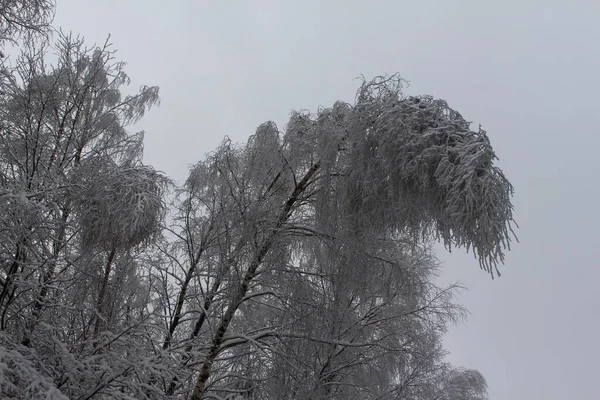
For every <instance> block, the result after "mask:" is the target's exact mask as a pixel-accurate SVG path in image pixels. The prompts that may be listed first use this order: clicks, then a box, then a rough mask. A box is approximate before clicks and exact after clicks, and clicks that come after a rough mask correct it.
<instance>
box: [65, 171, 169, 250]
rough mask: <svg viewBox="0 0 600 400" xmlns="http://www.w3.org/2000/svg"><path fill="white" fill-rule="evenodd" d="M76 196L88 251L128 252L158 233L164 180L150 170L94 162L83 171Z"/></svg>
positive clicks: (83, 239) (82, 236) (83, 236)
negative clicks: (95, 247) (112, 250)
mask: <svg viewBox="0 0 600 400" xmlns="http://www.w3.org/2000/svg"><path fill="white" fill-rule="evenodd" d="M79 179H80V181H81V186H80V188H81V189H80V191H76V192H75V194H74V197H75V203H76V209H77V212H78V215H79V224H80V227H81V238H82V243H83V244H84V246H85V247H92V246H100V247H103V248H109V249H112V248H115V249H128V248H131V247H133V246H135V245H137V244H140V243H141V242H143V241H144V240H146V239H149V238H151V237H152V235H153V234H155V233H156V232H157V229H158V225H159V222H160V220H161V218H162V214H163V202H162V191H163V186H162V185H164V184H165V183H166V180H165V178H164V177H162V176H161V175H160V174H159V173H157V172H156V171H154V170H152V169H151V168H149V167H146V166H139V167H119V166H117V165H115V164H113V163H111V162H108V163H100V162H90V163H88V164H86V165H83V166H82V167H81V170H80V171H79Z"/></svg>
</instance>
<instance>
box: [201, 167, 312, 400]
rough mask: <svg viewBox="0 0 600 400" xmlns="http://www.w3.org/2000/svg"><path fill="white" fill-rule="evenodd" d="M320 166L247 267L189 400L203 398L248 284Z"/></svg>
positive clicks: (296, 191) (300, 187) (292, 198)
mask: <svg viewBox="0 0 600 400" xmlns="http://www.w3.org/2000/svg"><path fill="white" fill-rule="evenodd" d="M320 165H321V162H320V161H318V162H317V163H315V164H314V165H313V166H312V167H311V168H310V169H309V170H308V172H307V173H306V175H305V176H304V177H303V178H302V180H301V181H300V182H298V184H297V185H296V188H295V189H294V192H293V193H292V195H291V196H290V197H289V199H288V200H287V201H286V203H285V205H284V207H283V210H282V212H281V214H280V216H279V219H278V220H277V223H276V224H275V227H274V228H273V230H272V231H271V233H270V234H269V236H268V237H267V238H266V239H265V241H264V242H263V244H262V246H261V247H260V249H259V251H258V253H257V254H256V256H255V257H254V259H253V260H252V262H251V263H250V265H249V266H248V269H247V270H246V273H245V274H244V279H243V280H242V282H241V284H240V286H239V287H238V291H237V293H236V295H235V296H234V298H233V299H232V300H231V301H230V303H229V306H228V307H227V310H226V311H225V315H224V316H223V318H222V319H221V323H220V324H219V327H218V329H217V332H216V333H215V336H214V338H213V344H212V346H211V348H210V350H209V352H208V354H207V356H206V358H205V359H204V363H203V364H202V369H201V370H200V375H199V376H198V379H197V380H196V384H195V385H194V390H193V392H192V396H191V397H190V399H191V400H201V399H202V397H203V396H204V392H205V390H206V382H207V381H208V378H210V373H211V370H212V366H213V363H214V362H215V359H216V358H217V356H218V355H219V352H220V351H221V344H222V343H223V337H224V336H225V333H226V332H227V329H228V328H229V324H230V323H231V321H232V319H233V316H234V314H235V312H236V311H237V309H238V308H239V306H240V304H241V303H242V302H243V300H244V297H245V296H246V293H247V292H248V288H249V286H250V282H251V281H252V279H254V277H255V276H256V272H257V269H258V267H259V266H260V264H261V263H262V262H263V260H264V258H265V256H266V255H267V253H268V252H269V250H270V249H271V246H272V245H273V243H274V242H275V239H276V238H277V235H278V234H279V232H280V230H281V227H282V226H283V224H284V223H285V222H286V221H287V220H288V218H289V217H290V214H291V211H292V209H293V207H294V205H295V204H296V202H297V201H298V198H299V197H300V195H301V194H302V193H303V192H304V191H305V190H306V188H307V187H308V185H309V183H310V179H311V178H312V177H313V176H314V174H315V173H316V172H317V170H318V169H319V167H320Z"/></svg>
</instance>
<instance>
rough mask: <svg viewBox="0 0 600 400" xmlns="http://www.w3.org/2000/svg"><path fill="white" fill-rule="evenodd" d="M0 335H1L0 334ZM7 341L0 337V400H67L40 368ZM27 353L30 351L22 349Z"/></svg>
mask: <svg viewBox="0 0 600 400" xmlns="http://www.w3.org/2000/svg"><path fill="white" fill-rule="evenodd" d="M0 335H1V334H0ZM11 347H13V346H12V344H11V342H10V341H9V340H6V338H5V337H4V336H3V335H1V336H0V394H2V398H3V399H4V398H14V399H46V400H67V399H68V398H67V396H65V395H64V394H62V393H61V391H60V390H58V389H57V388H56V387H55V385H54V384H53V383H52V380H51V379H50V378H48V377H46V376H44V375H42V373H41V372H40V366H39V365H34V363H33V362H31V361H30V359H28V357H25V356H24V355H23V354H21V353H20V352H19V351H18V349H15V348H11ZM23 350H25V351H27V352H31V350H30V349H26V348H23Z"/></svg>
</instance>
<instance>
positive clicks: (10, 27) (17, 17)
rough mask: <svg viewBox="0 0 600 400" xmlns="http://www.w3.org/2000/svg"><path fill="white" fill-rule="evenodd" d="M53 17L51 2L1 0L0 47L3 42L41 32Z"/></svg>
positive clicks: (47, 26) (47, 0)
mask: <svg viewBox="0 0 600 400" xmlns="http://www.w3.org/2000/svg"><path fill="white" fill-rule="evenodd" d="M53 17H54V1H53V0H3V1H2V4H1V5H0V45H2V41H4V40H14V38H15V37H17V36H19V35H22V34H27V33H32V32H42V31H46V30H47V29H48V28H49V22H50V21H51V20H52V18H53Z"/></svg>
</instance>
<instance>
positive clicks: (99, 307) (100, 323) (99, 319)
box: [94, 248, 117, 337]
mask: <svg viewBox="0 0 600 400" xmlns="http://www.w3.org/2000/svg"><path fill="white" fill-rule="evenodd" d="M116 252H117V250H116V249H115V248H113V249H112V250H111V251H110V254H109V255H108V260H107V261H106V267H105V268H104V277H103V279H102V283H101V284H100V293H98V302H97V303H96V324H95V325H94V337H97V336H98V334H99V333H100V331H101V330H103V329H104V322H105V317H106V316H105V315H104V312H105V305H106V304H105V297H106V288H107V287H108V279H109V277H110V272H111V271H112V264H113V260H114V258H115V253H116Z"/></svg>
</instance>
